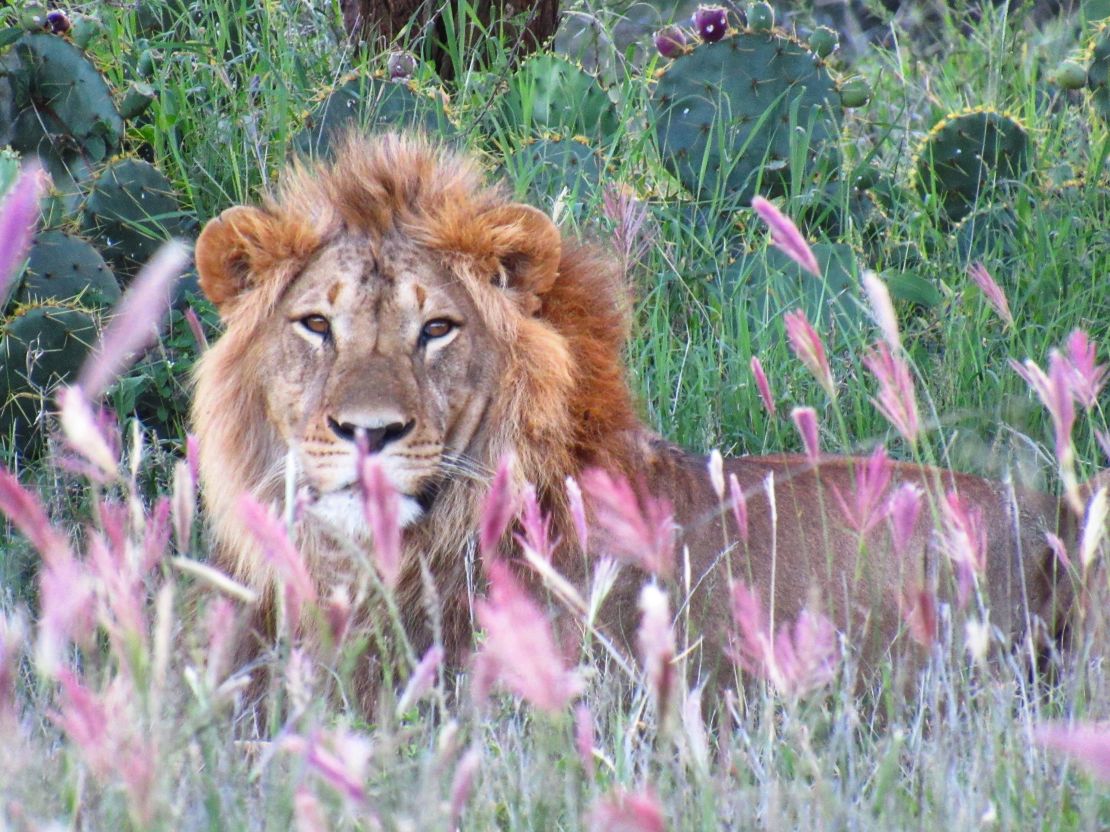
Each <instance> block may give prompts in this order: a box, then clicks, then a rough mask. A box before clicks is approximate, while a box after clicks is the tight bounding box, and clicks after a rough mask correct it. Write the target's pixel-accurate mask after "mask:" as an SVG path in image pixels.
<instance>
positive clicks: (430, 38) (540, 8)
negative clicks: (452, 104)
mask: <svg viewBox="0 0 1110 832" xmlns="http://www.w3.org/2000/svg"><path fill="white" fill-rule="evenodd" d="M460 5H461V4H460V3H459V2H457V0H340V7H341V8H342V10H343V24H344V26H345V27H346V29H347V34H348V35H349V36H350V37H351V38H353V39H355V40H364V41H366V42H367V44H369V46H370V48H372V49H385V48H387V47H389V46H391V45H393V44H394V43H395V42H397V41H398V39H399V37H400V36H401V35H402V32H403V30H404V29H405V27H406V26H408V27H409V28H408V32H407V33H406V34H407V37H406V38H405V39H404V40H403V41H402V42H403V43H404V44H405V45H406V47H407V48H409V49H411V50H412V51H414V52H418V53H421V54H423V55H424V57H425V59H426V60H429V61H431V62H432V63H434V64H435V66H436V69H437V70H438V72H439V74H440V77H441V78H443V79H444V80H450V79H451V78H453V77H454V75H455V70H456V67H455V66H454V65H453V63H452V60H451V55H450V52H449V50H448V49H446V48H445V44H446V43H447V40H448V31H447V23H446V19H445V15H444V10H445V9H449V10H450V11H451V12H453V13H454V17H455V24H456V25H458V23H459V21H458V18H457V14H458V10H459V6H460ZM470 6H471V8H472V9H474V11H475V12H476V13H477V16H478V18H479V19H480V20H481V22H482V25H483V26H485V27H491V25H492V26H493V27H494V28H495V30H496V27H497V26H498V24H501V25H503V26H504V27H505V32H504V40H505V43H507V44H511V46H512V49H513V62H514V63H516V62H519V61H520V59H521V58H523V57H524V56H525V55H527V54H529V53H530V52H533V51H535V50H536V49H538V48H539V47H541V46H542V45H543V44H544V43H546V42H547V40H548V39H549V38H551V37H552V36H553V35H554V34H555V28H556V27H557V26H558V24H559V0H538V2H533V3H528V2H520V0H471V2H470ZM463 25H465V27H466V39H465V41H464V43H465V51H466V52H467V53H471V52H473V53H474V54H473V56H472V57H474V58H477V59H478V61H479V62H480V61H481V59H482V57H483V50H481V49H477V50H476V47H477V46H478V44H477V43H476V39H477V36H478V32H477V31H476V28H477V27H476V26H475V25H474V22H473V21H472V20H469V19H468V20H466V21H465V23H464V24H463ZM453 40H456V41H458V40H460V38H459V37H458V36H457V35H455V36H454V37H453ZM469 59H470V57H469V56H468V60H469Z"/></svg>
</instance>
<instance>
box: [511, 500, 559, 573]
mask: <svg viewBox="0 0 1110 832" xmlns="http://www.w3.org/2000/svg"><path fill="white" fill-rule="evenodd" d="M521 503H522V506H521V510H520V528H521V530H522V532H523V533H522V534H518V535H516V540H517V542H518V543H519V544H520V545H521V546H522V547H523V548H524V549H526V550H528V551H529V552H531V553H532V554H533V555H535V556H536V557H538V558H540V559H541V560H543V561H546V562H547V563H551V558H552V556H553V555H554V553H555V546H556V545H557V544H558V542H559V541H558V540H556V539H555V538H553V537H552V536H551V518H550V517H548V516H547V515H546V514H544V512H543V509H542V508H541V506H540V501H539V498H538V497H537V496H536V489H535V488H534V487H533V486H532V485H527V486H525V488H524V494H523V496H522V498H521Z"/></svg>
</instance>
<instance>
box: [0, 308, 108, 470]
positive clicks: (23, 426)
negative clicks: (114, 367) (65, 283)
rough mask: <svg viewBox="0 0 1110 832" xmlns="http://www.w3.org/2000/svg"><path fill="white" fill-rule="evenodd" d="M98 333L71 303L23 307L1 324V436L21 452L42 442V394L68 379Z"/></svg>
mask: <svg viewBox="0 0 1110 832" xmlns="http://www.w3.org/2000/svg"><path fill="white" fill-rule="evenodd" d="M96 335H97V328H96V322H95V321H94V319H93V316H92V314H91V313H90V312H88V311H87V310H85V309H83V308H81V307H79V306H77V305H73V304H54V303H48V304H42V305H39V306H30V307H24V308H21V309H19V310H17V311H16V312H15V314H13V315H12V316H11V317H10V318H8V319H6V320H5V321H4V322H3V324H0V437H3V441H4V442H7V441H8V439H9V438H14V440H15V442H16V446H17V447H19V448H20V449H21V450H22V451H23V452H24V453H25V454H30V453H34V452H35V451H36V450H37V448H38V447H40V445H41V440H42V434H43V432H42V430H41V421H40V419H39V416H40V414H41V413H43V412H44V410H45V409H46V399H45V396H46V395H48V394H49V392H50V391H51V390H53V389H54V388H55V387H57V386H58V385H59V384H62V383H65V382H67V381H69V380H71V379H72V378H73V377H74V376H75V375H76V374H77V371H78V370H79V369H80V367H81V364H82V363H83V362H84V360H85V356H86V355H87V354H88V352H89V350H90V348H91V347H92V345H93V343H95V340H96Z"/></svg>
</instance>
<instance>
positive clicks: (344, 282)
mask: <svg viewBox="0 0 1110 832" xmlns="http://www.w3.org/2000/svg"><path fill="white" fill-rule="evenodd" d="M463 301H464V298H463V297H462V292H461V291H460V287H459V286H458V285H457V281H455V280H454V279H453V278H452V276H451V275H450V274H449V273H448V272H447V270H446V269H444V268H443V267H442V265H441V264H440V263H439V262H438V260H437V258H436V257H435V256H434V255H433V254H432V253H431V252H427V251H422V250H421V249H420V248H419V247H417V246H415V245H413V244H411V242H408V241H404V240H392V239H389V238H387V239H384V240H372V239H367V238H361V237H345V238H341V239H339V240H336V241H333V242H332V243H330V244H329V245H327V246H326V247H325V248H323V249H322V250H321V251H320V252H319V253H318V254H317V255H316V257H314V258H313V260H312V262H311V263H310V264H309V265H308V266H307V267H306V268H305V270H304V272H303V273H302V275H301V277H300V278H299V279H298V281H297V283H296V284H295V285H294V286H293V288H292V291H291V293H290V296H289V299H288V304H289V305H290V306H291V307H293V310H292V311H293V313H294V314H310V313H312V312H315V313H319V314H326V315H329V317H330V316H337V317H345V318H350V319H351V320H352V322H353V323H357V325H359V326H365V325H367V324H372V325H375V326H377V325H381V324H385V323H393V324H395V325H397V324H401V325H404V324H408V323H409V322H415V321H416V320H418V319H419V318H420V316H421V314H422V313H424V312H425V311H427V310H429V309H433V310H434V309H437V308H439V307H445V306H446V307H458V306H459V305H460V304H461V303H462V302H463Z"/></svg>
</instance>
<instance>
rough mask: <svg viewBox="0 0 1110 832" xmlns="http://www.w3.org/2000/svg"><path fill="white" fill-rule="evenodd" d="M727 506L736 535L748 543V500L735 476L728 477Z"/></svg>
mask: <svg viewBox="0 0 1110 832" xmlns="http://www.w3.org/2000/svg"><path fill="white" fill-rule="evenodd" d="M728 504H729V507H730V508H731V509H732V519H733V520H734V521H735V522H736V533H737V534H739V535H740V539H741V540H742V541H744V543H747V542H748V499H747V497H745V496H744V489H742V488H741V487H740V481H739V480H737V479H736V474H729V475H728Z"/></svg>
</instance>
